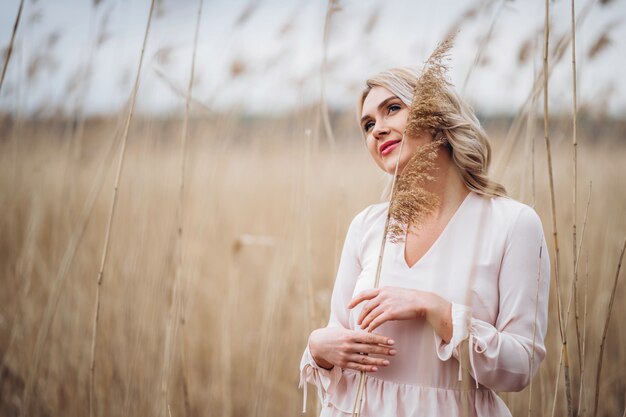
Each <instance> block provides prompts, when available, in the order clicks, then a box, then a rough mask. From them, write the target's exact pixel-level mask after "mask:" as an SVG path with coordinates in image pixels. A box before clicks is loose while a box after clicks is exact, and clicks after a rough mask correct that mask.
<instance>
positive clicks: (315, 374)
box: [298, 209, 367, 413]
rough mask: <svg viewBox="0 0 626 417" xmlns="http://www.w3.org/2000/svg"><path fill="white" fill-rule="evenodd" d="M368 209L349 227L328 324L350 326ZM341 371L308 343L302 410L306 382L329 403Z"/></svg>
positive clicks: (303, 365)
mask: <svg viewBox="0 0 626 417" xmlns="http://www.w3.org/2000/svg"><path fill="white" fill-rule="evenodd" d="M366 211H367V209H366V210H364V211H362V212H361V213H359V214H358V215H357V216H356V217H355V218H354V219H353V220H352V222H351V223H350V227H349V228H348V233H347V235H346V240H345V242H344V245H343V251H342V253H341V259H340V261H339V269H338V271H337V277H336V279H335V284H334V287H333V293H332V296H331V301H330V319H329V321H328V324H327V326H326V327H343V328H345V329H349V328H350V324H349V310H348V303H349V302H350V300H351V299H352V293H353V291H354V286H355V284H356V280H357V277H358V276H359V274H360V273H361V262H360V261H359V246H360V244H361V240H362V237H363V232H364V231H363V219H364V217H365V213H366ZM342 371H343V370H342V369H341V368H340V367H337V366H334V367H333V368H331V369H330V370H328V369H325V368H322V367H320V366H319V365H318V364H317V363H316V362H315V360H314V359H313V356H312V355H311V351H310V350H309V346H308V343H307V347H306V349H305V350H304V353H303V355H302V360H301V361H300V384H299V386H298V388H303V395H304V399H303V406H302V412H303V413H306V399H307V383H311V384H314V385H316V386H317V394H318V398H319V399H320V401H322V404H324V405H328V396H329V394H330V393H332V392H333V390H334V389H335V388H336V387H337V383H338V382H339V380H340V379H341V373H342Z"/></svg>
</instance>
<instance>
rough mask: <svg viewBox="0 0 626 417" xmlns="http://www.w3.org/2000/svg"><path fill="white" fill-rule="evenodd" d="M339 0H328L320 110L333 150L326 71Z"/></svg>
mask: <svg viewBox="0 0 626 417" xmlns="http://www.w3.org/2000/svg"><path fill="white" fill-rule="evenodd" d="M338 3H339V0H328V6H327V8H326V17H325V18H324V37H323V40H322V66H321V68H320V112H321V114H322V121H323V123H324V130H325V132H326V136H327V137H328V141H329V143H330V149H331V152H333V151H334V149H335V134H334V133H333V129H332V127H331V125H330V115H329V114H328V103H327V102H326V71H327V64H328V56H327V55H328V38H329V36H330V19H331V17H332V15H333V14H334V13H335V12H336V11H337V10H339V5H338Z"/></svg>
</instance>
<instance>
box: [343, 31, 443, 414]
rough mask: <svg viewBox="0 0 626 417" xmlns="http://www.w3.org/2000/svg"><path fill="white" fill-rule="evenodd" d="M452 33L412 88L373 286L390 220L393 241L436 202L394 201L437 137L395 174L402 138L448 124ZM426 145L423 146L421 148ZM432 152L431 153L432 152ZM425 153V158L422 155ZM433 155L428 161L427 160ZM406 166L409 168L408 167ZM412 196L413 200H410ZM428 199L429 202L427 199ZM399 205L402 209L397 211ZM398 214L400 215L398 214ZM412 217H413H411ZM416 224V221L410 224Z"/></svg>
mask: <svg viewBox="0 0 626 417" xmlns="http://www.w3.org/2000/svg"><path fill="white" fill-rule="evenodd" d="M453 39H454V37H453V36H449V37H447V38H446V39H445V40H444V41H443V42H441V43H440V44H439V45H438V46H437V47H436V48H435V50H434V51H433V53H432V54H431V55H430V57H428V59H427V60H426V63H425V64H424V69H423V70H422V73H421V75H420V76H419V77H418V79H417V81H416V83H415V88H414V90H413V100H412V101H411V106H410V107H409V116H408V118H407V123H406V127H405V129H404V132H403V134H402V140H401V142H400V151H399V152H398V159H396V168H395V172H394V176H393V183H392V186H391V197H390V199H389V211H388V212H387V218H386V220H385V228H384V232H383V236H382V242H381V245H380V253H379V255H378V266H377V268H376V278H375V281H374V288H378V286H379V283H380V275H381V270H382V259H383V256H384V254H385V243H386V241H387V238H388V236H390V234H389V233H390V226H389V225H390V223H392V225H391V229H394V228H395V229H396V232H395V233H394V234H392V235H391V236H390V238H391V239H393V240H395V239H396V238H397V234H398V233H400V234H401V233H402V231H403V230H405V229H403V228H404V227H406V228H408V226H409V224H411V223H406V224H404V226H403V223H402V220H405V221H410V220H413V221H417V220H420V219H423V216H424V213H426V212H427V211H428V210H432V209H433V204H438V202H437V201H436V200H432V198H431V196H428V197H429V198H428V199H426V195H425V194H422V193H423V192H425V190H423V187H416V188H417V189H419V188H422V190H421V191H417V190H412V191H414V193H407V194H404V197H403V199H404V200H405V201H404V202H400V203H399V202H397V201H398V196H402V195H403V194H402V192H400V193H398V188H400V187H407V186H408V185H409V184H413V185H422V186H423V183H424V182H425V181H427V180H428V179H429V174H428V170H426V168H427V167H429V166H431V165H430V164H431V163H432V161H434V159H435V157H436V151H435V149H437V148H438V147H439V146H440V145H441V139H440V137H438V138H437V139H436V140H433V142H431V144H429V145H432V146H433V147H434V148H433V149H430V147H429V145H425V146H422V147H420V148H419V150H418V151H417V152H416V154H415V155H414V156H413V157H412V158H411V160H410V162H412V164H407V167H405V170H404V171H406V173H405V176H404V178H402V179H401V180H400V179H399V177H398V167H399V163H400V156H401V155H402V150H403V148H404V143H405V139H406V138H408V137H416V136H419V135H421V134H422V133H423V132H424V131H430V132H433V133H435V132H437V131H440V130H441V129H445V128H447V127H450V126H451V125H450V121H449V120H448V119H447V117H446V114H447V110H448V109H449V107H448V106H450V105H451V104H449V103H448V102H447V101H448V100H447V99H446V96H445V88H446V86H448V85H449V84H450V82H449V81H448V79H447V77H446V74H447V71H448V67H447V65H446V62H445V61H446V59H447V58H448V54H449V51H450V49H451V48H452V45H453ZM424 148H426V149H424ZM433 154H434V155H433ZM425 156H426V158H425ZM429 158H432V160H431V161H428V159H429ZM407 168H409V169H408V170H407ZM413 197H415V198H416V200H414V201H413ZM427 200H428V204H426V205H425V204H424V203H426V201H427ZM392 207H395V208H396V211H395V212H394V213H395V214H394V215H393V216H394V220H393V222H392V221H391V219H392ZM409 207H411V209H412V210H413V212H411V213H405V211H404V209H407V208H409ZM400 208H402V210H400ZM398 216H400V217H398ZM413 216H415V217H413ZM413 225H415V226H418V225H419V223H413ZM366 381H367V373H366V372H365V371H361V374H360V377H359V384H358V387H357V393H356V398H355V400H354V408H353V409H352V417H355V416H359V415H360V413H361V407H362V403H363V390H364V387H365V382H366Z"/></svg>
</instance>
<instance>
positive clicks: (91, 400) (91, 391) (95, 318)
mask: <svg viewBox="0 0 626 417" xmlns="http://www.w3.org/2000/svg"><path fill="white" fill-rule="evenodd" d="M154 3H155V0H152V1H151V2H150V11H149V13H148V22H147V24H146V29H145V31H144V36H143V44H142V46H141V54H140V56H139V65H138V66H137V73H136V74H135V83H134V86H133V91H132V94H131V98H130V105H129V108H128V114H127V116H126V122H125V125H124V133H123V134H122V144H121V146H120V155H119V162H118V165H117V172H116V174H115V185H114V187H113V197H112V199H111V207H110V209H109V219H108V222H107V228H106V232H105V235H104V245H103V248H102V258H101V261H100V269H99V271H98V280H97V286H96V305H95V308H94V315H93V326H92V329H93V333H92V336H91V360H90V367H89V416H90V417H93V415H94V403H95V373H96V347H97V342H98V321H99V318H100V288H101V287H102V280H103V277H104V267H105V266H106V261H107V257H108V254H109V244H110V241H111V240H110V238H111V225H112V224H113V218H114V215H115V208H116V204H117V190H118V188H119V184H120V177H121V175H122V168H123V166H124V156H125V154H126V142H127V139H128V130H129V128H130V122H131V120H132V117H133V111H134V110H135V103H136V101H137V91H138V90H139V77H140V75H141V67H142V65H143V58H144V53H145V50H146V44H147V41H148V34H149V33H150V24H151V22H152V14H153V11H154Z"/></svg>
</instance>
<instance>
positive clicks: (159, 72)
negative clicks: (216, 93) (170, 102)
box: [152, 67, 215, 114]
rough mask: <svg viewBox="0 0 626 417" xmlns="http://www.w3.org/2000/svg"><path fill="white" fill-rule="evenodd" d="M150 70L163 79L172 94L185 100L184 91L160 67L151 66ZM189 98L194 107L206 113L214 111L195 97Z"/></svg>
mask: <svg viewBox="0 0 626 417" xmlns="http://www.w3.org/2000/svg"><path fill="white" fill-rule="evenodd" d="M152 70H153V71H154V74H155V75H156V76H157V77H158V78H159V79H160V80H161V81H163V83H164V84H165V85H166V86H167V87H168V88H169V89H170V91H171V92H172V93H174V94H176V95H177V96H179V97H182V98H184V99H185V100H187V94H186V93H185V91H184V90H183V89H182V88H181V87H179V86H177V85H176V83H175V82H174V81H172V80H171V79H170V78H169V77H168V76H167V75H166V74H165V73H164V72H163V71H162V70H161V69H160V68H158V67H152ZM189 100H190V101H191V103H193V104H194V105H195V106H196V107H198V108H200V109H202V110H203V111H205V112H206V113H208V114H214V113H215V112H214V111H213V110H211V108H210V107H209V106H207V105H206V104H204V103H203V102H201V101H200V100H198V99H197V98H194V97H190V98H189Z"/></svg>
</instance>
